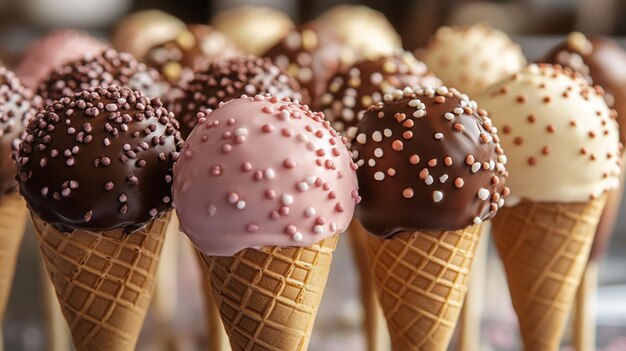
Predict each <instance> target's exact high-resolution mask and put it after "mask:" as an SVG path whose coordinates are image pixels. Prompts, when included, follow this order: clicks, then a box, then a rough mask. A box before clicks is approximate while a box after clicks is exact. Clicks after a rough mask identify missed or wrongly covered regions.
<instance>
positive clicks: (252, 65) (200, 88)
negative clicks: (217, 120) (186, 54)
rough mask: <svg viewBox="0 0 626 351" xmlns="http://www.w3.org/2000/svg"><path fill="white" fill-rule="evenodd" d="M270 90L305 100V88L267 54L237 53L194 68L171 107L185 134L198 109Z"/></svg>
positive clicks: (277, 94) (302, 101) (278, 95)
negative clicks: (205, 66) (197, 69)
mask: <svg viewBox="0 0 626 351" xmlns="http://www.w3.org/2000/svg"><path fill="white" fill-rule="evenodd" d="M264 93H269V94H271V95H272V96H276V97H288V98H290V99H293V100H298V101H300V102H301V103H308V102H309V98H308V95H307V94H306V92H303V91H302V90H301V89H300V85H299V84H298V82H297V81H296V80H295V79H294V78H293V77H290V76H289V75H287V74H286V73H285V72H284V71H283V70H281V69H280V68H278V67H277V66H276V65H274V64H273V63H272V62H271V61H270V59H268V58H259V57H254V56H239V57H235V58H231V59H225V60H220V61H215V62H213V63H211V64H210V65H209V66H208V67H207V68H206V69H205V70H201V71H199V72H197V73H196V74H195V76H194V78H193V79H192V80H191V81H190V82H189V83H187V84H186V88H185V93H184V96H182V97H181V98H179V99H177V100H176V101H174V103H173V104H172V111H173V112H174V115H175V116H176V118H177V119H178V121H180V131H181V134H182V135H183V138H185V139H186V138H187V136H188V135H189V133H191V131H192V130H193V128H194V127H195V126H196V123H197V116H196V115H197V113H198V112H200V111H203V110H205V109H215V108H217V106H218V105H219V103H220V102H222V101H224V102H226V101H228V100H232V99H236V98H239V97H241V95H243V94H246V95H257V94H264Z"/></svg>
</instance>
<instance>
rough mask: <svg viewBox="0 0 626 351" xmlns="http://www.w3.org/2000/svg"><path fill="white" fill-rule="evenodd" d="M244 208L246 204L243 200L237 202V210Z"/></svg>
mask: <svg viewBox="0 0 626 351" xmlns="http://www.w3.org/2000/svg"><path fill="white" fill-rule="evenodd" d="M244 208H246V202H245V201H243V200H240V201H238V202H237V209H239V210H243V209H244Z"/></svg>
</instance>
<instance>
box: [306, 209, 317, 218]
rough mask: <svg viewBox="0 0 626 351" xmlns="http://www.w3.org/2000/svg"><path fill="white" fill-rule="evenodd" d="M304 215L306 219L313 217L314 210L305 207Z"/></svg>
mask: <svg viewBox="0 0 626 351" xmlns="http://www.w3.org/2000/svg"><path fill="white" fill-rule="evenodd" d="M304 215H305V216H306V217H313V216H315V209H314V208H313V207H307V208H306V209H305V210H304Z"/></svg>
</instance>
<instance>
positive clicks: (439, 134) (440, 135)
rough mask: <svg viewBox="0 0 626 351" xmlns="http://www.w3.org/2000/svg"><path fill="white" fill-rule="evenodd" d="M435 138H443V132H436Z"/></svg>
mask: <svg viewBox="0 0 626 351" xmlns="http://www.w3.org/2000/svg"><path fill="white" fill-rule="evenodd" d="M435 139H437V140H441V139H443V133H435Z"/></svg>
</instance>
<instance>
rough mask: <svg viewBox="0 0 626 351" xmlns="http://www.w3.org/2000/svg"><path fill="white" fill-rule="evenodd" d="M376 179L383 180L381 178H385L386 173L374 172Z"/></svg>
mask: <svg viewBox="0 0 626 351" xmlns="http://www.w3.org/2000/svg"><path fill="white" fill-rule="evenodd" d="M374 179H376V180H378V181H381V180H383V179H385V173H383V172H380V171H378V172H376V173H374Z"/></svg>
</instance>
